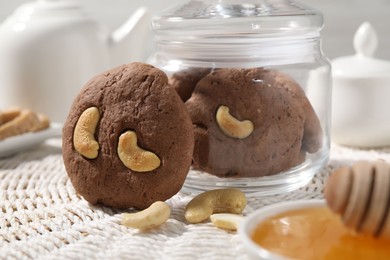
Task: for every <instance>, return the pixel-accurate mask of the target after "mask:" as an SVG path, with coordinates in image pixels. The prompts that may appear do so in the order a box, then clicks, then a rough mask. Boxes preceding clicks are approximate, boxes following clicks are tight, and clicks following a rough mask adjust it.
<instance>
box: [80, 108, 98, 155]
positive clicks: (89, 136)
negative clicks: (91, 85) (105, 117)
mask: <svg viewBox="0 0 390 260" xmlns="http://www.w3.org/2000/svg"><path fill="white" fill-rule="evenodd" d="M99 119H100V113H99V109H98V108H97V107H90V108H88V109H86V110H85V111H84V112H83V113H82V114H81V116H80V118H79V120H78V121H77V124H76V127H75V128H74V132H73V146H74V148H75V149H76V151H77V152H78V153H79V154H81V155H82V156H84V157H86V158H88V159H95V158H96V157H97V156H98V150H99V144H98V142H97V141H96V140H95V130H96V126H97V124H98V122H99Z"/></svg>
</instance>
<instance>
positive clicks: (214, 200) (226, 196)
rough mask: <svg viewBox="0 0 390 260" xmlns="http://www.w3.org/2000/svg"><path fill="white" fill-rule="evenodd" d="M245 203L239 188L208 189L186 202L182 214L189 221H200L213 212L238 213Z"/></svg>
mask: <svg viewBox="0 0 390 260" xmlns="http://www.w3.org/2000/svg"><path fill="white" fill-rule="evenodd" d="M246 203H247V200H246V197H245V194H244V193H243V192H242V191H240V190H237V189H218V190H210V191H206V192H203V193H201V194H199V195H198V196H196V197H195V198H193V199H192V200H191V201H190V202H189V203H188V204H187V207H186V209H185V213H184V216H185V218H186V220H187V221H188V222H189V223H200V222H202V221H204V220H206V219H207V218H208V217H210V216H211V214H213V213H234V214H240V213H241V212H242V211H243V210H244V208H245V206H246Z"/></svg>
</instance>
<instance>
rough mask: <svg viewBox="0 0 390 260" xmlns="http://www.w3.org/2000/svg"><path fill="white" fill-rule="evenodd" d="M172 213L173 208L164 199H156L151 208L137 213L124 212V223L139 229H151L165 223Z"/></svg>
mask: <svg viewBox="0 0 390 260" xmlns="http://www.w3.org/2000/svg"><path fill="white" fill-rule="evenodd" d="M170 215H171V208H170V207H169V206H168V204H166V203H165V202H162V201H156V202H155V203H153V204H152V205H150V207H149V208H147V209H144V210H143V211H139V212H136V213H123V214H122V225H125V226H127V227H132V228H138V229H149V228H154V227H157V226H159V225H161V224H163V223H165V222H166V221H167V220H168V218H169V216H170Z"/></svg>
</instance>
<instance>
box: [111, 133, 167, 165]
mask: <svg viewBox="0 0 390 260" xmlns="http://www.w3.org/2000/svg"><path fill="white" fill-rule="evenodd" d="M118 155H119V158H120V160H121V161H122V162H123V164H124V165H125V166H126V167H127V168H129V169H131V170H133V171H136V172H148V171H153V170H155V169H157V168H158V167H160V164H161V161H160V159H159V158H158V156H157V155H156V154H154V153H152V152H149V151H146V150H144V149H142V148H141V147H139V146H138V144H137V134H136V133H135V132H134V131H127V132H125V133H123V134H122V135H121V136H120V137H119V143H118Z"/></svg>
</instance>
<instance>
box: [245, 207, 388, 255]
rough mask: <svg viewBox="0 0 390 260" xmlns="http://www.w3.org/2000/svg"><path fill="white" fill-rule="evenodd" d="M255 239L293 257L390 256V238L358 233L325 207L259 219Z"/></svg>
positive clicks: (272, 250) (279, 252)
mask: <svg viewBox="0 0 390 260" xmlns="http://www.w3.org/2000/svg"><path fill="white" fill-rule="evenodd" d="M252 239H253V240H254V241H255V242H256V243H257V244H259V245H260V246H262V247H263V248H265V249H267V250H269V251H271V252H274V253H277V254H279V255H283V256H287V257H290V258H294V259H302V260H304V259H310V260H315V259H332V260H336V259H343V260H344V259H353V260H356V259H364V260H369V259H375V260H380V259H383V260H385V259H386V260H389V259H390V240H387V239H379V238H374V237H371V236H365V235H361V234H357V233H355V232H353V231H351V230H349V229H347V228H346V227H345V226H344V225H343V223H342V222H341V219H340V218H339V216H337V215H335V214H334V213H333V212H331V211H330V210H329V209H328V208H326V207H318V208H307V209H300V210H293V211H288V212H286V213H282V214H279V215H276V216H274V217H272V218H269V219H267V220H265V221H264V222H262V223H260V224H259V225H258V226H257V227H256V229H255V231H254V232H253V235H252Z"/></svg>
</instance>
